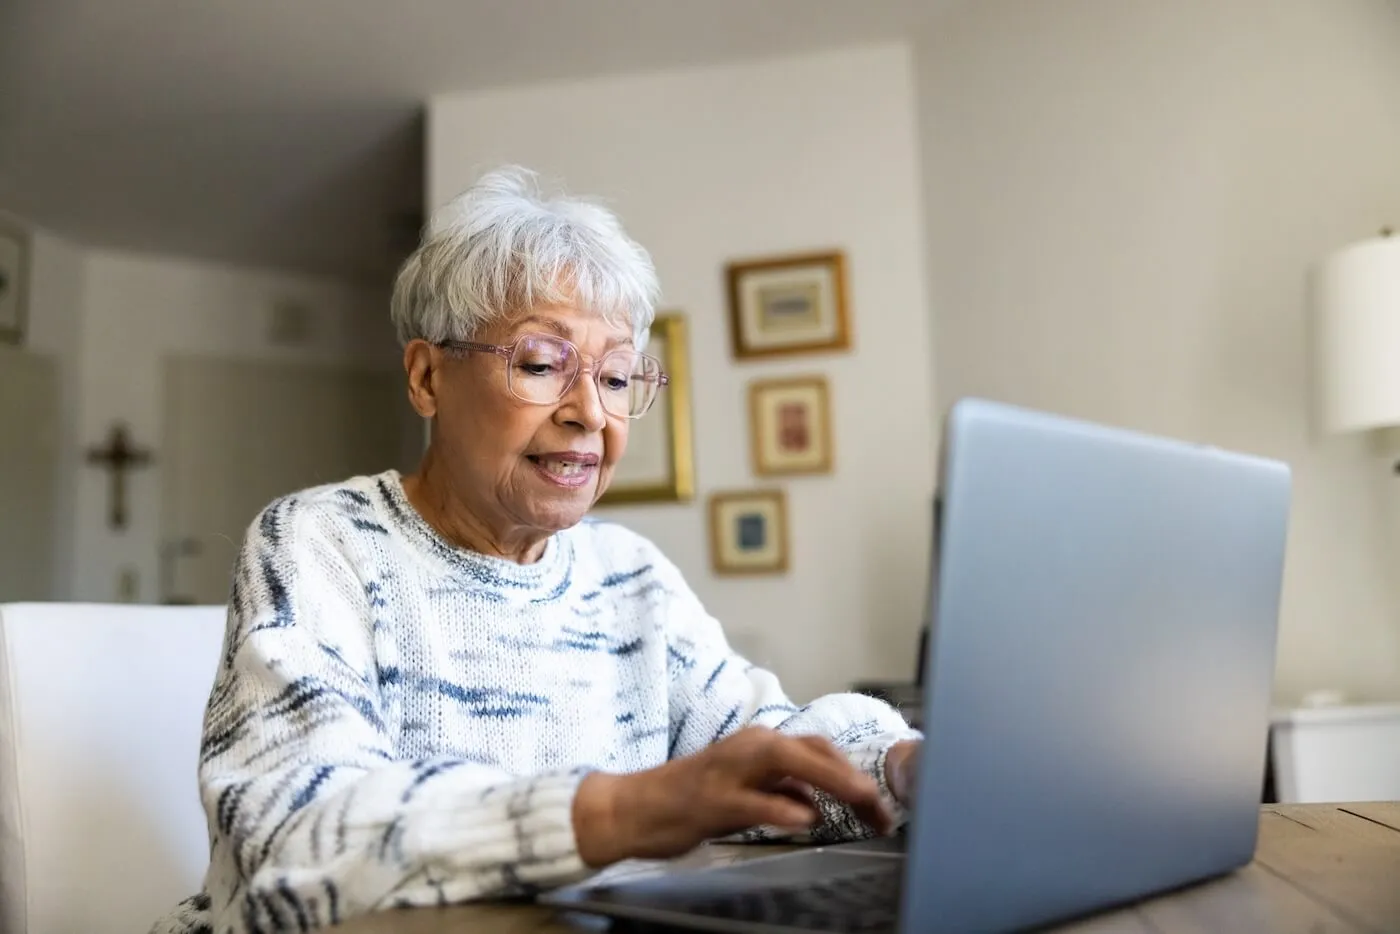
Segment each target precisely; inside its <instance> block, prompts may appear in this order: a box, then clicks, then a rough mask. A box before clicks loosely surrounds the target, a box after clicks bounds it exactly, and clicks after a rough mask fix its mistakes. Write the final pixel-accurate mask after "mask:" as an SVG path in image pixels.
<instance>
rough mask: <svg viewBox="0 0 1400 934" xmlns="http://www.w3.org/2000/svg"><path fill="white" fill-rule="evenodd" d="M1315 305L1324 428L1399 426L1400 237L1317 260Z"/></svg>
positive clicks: (1317, 372) (1319, 409) (1319, 410)
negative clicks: (1318, 261) (1320, 260)
mask: <svg viewBox="0 0 1400 934" xmlns="http://www.w3.org/2000/svg"><path fill="white" fill-rule="evenodd" d="M1312 312H1313V343H1314V353H1315V355H1316V356H1315V358H1314V363H1315V365H1314V376H1315V379H1316V392H1317V414H1318V417H1319V418H1320V419H1321V423H1322V426H1323V428H1324V429H1325V430H1327V431H1364V430H1368V429H1373V428H1389V427H1393V426H1397V425H1400V237H1390V236H1383V237H1378V238H1376V239H1373V240H1366V241H1363V242H1361V243H1356V244H1353V245H1352V246H1349V247H1346V248H1344V249H1342V250H1339V251H1337V252H1336V253H1334V254H1332V255H1331V256H1329V257H1327V258H1326V259H1325V260H1323V261H1322V262H1321V263H1319V264H1318V267H1317V269H1316V270H1315V271H1314V276H1313V289H1312Z"/></svg>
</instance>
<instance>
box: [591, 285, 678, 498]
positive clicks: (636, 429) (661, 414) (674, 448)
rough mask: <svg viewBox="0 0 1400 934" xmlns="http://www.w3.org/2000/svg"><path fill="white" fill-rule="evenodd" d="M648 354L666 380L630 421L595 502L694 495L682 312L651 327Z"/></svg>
mask: <svg viewBox="0 0 1400 934" xmlns="http://www.w3.org/2000/svg"><path fill="white" fill-rule="evenodd" d="M646 349H647V353H650V354H652V355H654V356H655V357H656V358H657V359H659V360H660V361H661V369H662V371H663V372H664V373H666V375H667V376H668V377H669V378H670V382H669V383H668V384H667V385H665V386H663V387H662V388H661V391H660V392H659V393H658V394H657V398H656V401H655V402H653V403H652V406H651V411H649V412H647V414H645V415H643V416H642V417H641V418H638V419H634V420H633V422H632V425H631V427H630V429H629V433H628V439H627V453H625V454H624V455H622V460H621V461H620V462H619V463H618V465H617V468H616V470H615V471H614V472H613V478H612V483H611V484H609V486H608V490H607V492H606V493H604V494H603V496H602V498H600V499H599V500H598V505H599V506H614V505H619V504H628V503H683V502H689V501H690V500H691V499H692V498H693V497H694V496H695V448H694V428H693V426H692V423H691V397H690V346H689V335H688V332H687V329H686V320H685V316H684V315H682V314H680V313H679V312H668V313H665V314H660V315H657V316H656V320H654V321H653V322H652V325H651V340H650V342H649V343H648V344H647V348H646Z"/></svg>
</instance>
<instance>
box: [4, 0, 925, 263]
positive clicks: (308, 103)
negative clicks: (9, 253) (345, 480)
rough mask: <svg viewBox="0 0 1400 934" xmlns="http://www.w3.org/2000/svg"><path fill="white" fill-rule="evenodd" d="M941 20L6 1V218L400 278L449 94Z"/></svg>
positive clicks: (189, 252)
mask: <svg viewBox="0 0 1400 934" xmlns="http://www.w3.org/2000/svg"><path fill="white" fill-rule="evenodd" d="M940 5H941V4H940V3H934V2H930V0H922V2H921V0H402V2H400V3H397V4H395V3H390V2H388V0H293V2H288V0H200V2H182V0H121V2H113V0H0V208H4V209H8V210H9V211H12V212H14V213H16V214H18V215H20V216H21V217H24V218H26V219H28V220H29V221H31V222H33V223H35V224H37V225H39V226H41V227H45V228H48V229H50V230H52V231H54V232H56V233H59V234H60V235H63V236H66V237H69V238H72V239H74V240H76V241H79V242H81V243H85V244H88V245H92V246H107V247H119V248H125V249H132V250H139V251H151V252H160V253H168V254H176V255H185V256H193V257H206V258H215V259H222V260H227V261H233V262H242V263H252V264H258V265H266V266H273V267H280V268H288V269H295V270H300V271H306V272H317V273H326V274H332V275H337V276H342V277H354V278H358V279H368V280H382V278H383V277H384V276H386V275H387V274H388V272H389V271H390V270H391V269H392V267H393V265H394V264H395V263H396V262H397V261H398V259H399V257H400V256H401V255H402V252H403V250H404V245H405V243H410V244H411V242H412V238H413V237H414V236H416V230H417V224H418V222H419V221H418V218H419V216H420V210H421V204H420V200H421V192H422V187H423V183H422V170H421V165H422V143H421V132H420V131H421V124H422V120H421V106H422V102H423V101H424V100H425V99H427V98H428V97H430V96H431V95H433V94H437V93H442V92H451V91H462V90H470V89H479V88H485V87H493V86H501V85H507V84H517V83H528V82H541V81H549V80H557V79H567V78H570V77H581V76H588V75H598V74H604V73H617V72H625V71H637V70H647V69H654V68H663V67H668V66H674V65H685V64H691V65H693V64H703V63H709V62H719V61H727V60H735V59H743V58H752V57H760V56H765V55H773V54H784V53H793V52H799V51H804V50H810V49H817V48H823V47H830V46H836V45H845V44H851V43H857V42H863V41H869V40H876V39H886V38H893V37H901V36H907V35H909V34H910V32H911V31H912V30H914V29H915V28H916V27H917V26H918V25H919V24H920V23H921V22H922V21H923V20H924V19H925V18H926V17H928V16H929V15H930V11H931V9H932V8H935V7H938V6H940Z"/></svg>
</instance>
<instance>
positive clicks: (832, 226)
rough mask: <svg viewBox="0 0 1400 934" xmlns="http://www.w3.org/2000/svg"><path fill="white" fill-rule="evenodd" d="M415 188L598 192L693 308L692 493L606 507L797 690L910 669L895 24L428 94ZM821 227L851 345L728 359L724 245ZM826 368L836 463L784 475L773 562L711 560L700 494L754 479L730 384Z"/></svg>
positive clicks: (800, 237)
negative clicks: (864, 37)
mask: <svg viewBox="0 0 1400 934" xmlns="http://www.w3.org/2000/svg"><path fill="white" fill-rule="evenodd" d="M428 125H429V141H428V162H429V166H428V199H429V202H430V205H431V206H432V207H437V206H438V205H441V204H442V203H444V202H445V201H446V200H448V199H449V198H450V197H451V196H453V195H455V194H456V193H457V192H458V191H460V190H461V189H462V188H464V187H466V186H467V185H468V184H470V182H471V181H472V179H473V178H474V177H475V176H476V175H477V174H479V173H480V172H481V171H482V170H485V169H487V168H490V167H492V166H494V165H496V164H498V163H501V162H506V161H510V162H518V163H522V164H525V165H528V166H531V167H532V168H536V169H538V170H539V171H541V172H542V173H543V174H545V175H548V176H552V177H555V178H558V179H561V180H562V181H563V182H564V183H565V184H566V185H567V186H568V188H569V189H570V190H572V191H576V192H581V193H587V194H592V195H597V196H601V197H604V198H606V199H607V200H608V201H609V202H610V203H611V204H612V206H613V207H614V208H615V209H616V210H617V211H618V212H619V214H620V215H621V217H622V218H623V221H624V223H625V224H626V225H627V227H628V229H629V231H630V232H631V233H632V235H633V236H635V237H636V238H637V239H638V240H640V241H641V242H642V243H643V244H645V245H646V246H647V248H648V249H649V250H650V251H651V252H652V254H653V257H654V259H655V261H656V263H657V266H658V269H659V271H660V275H661V282H662V287H663V290H664V302H663V306H664V307H665V308H667V309H680V310H682V311H684V312H685V313H686V314H687V316H688V318H689V322H690V330H691V365H692V368H693V373H694V380H695V386H696V392H695V395H694V398H695V403H694V419H695V429H696V472H697V487H698V490H699V496H698V497H697V499H696V501H695V502H694V503H691V504H688V505H676V504H672V505H656V506H641V507H629V508H625V509H623V508H614V509H613V510H611V511H610V513H609V514H610V515H612V516H614V517H616V518H618V519H620V520H622V521H624V522H626V523H627V524H629V525H630V526H632V527H633V528H635V529H637V530H638V531H640V532H642V533H643V534H646V535H648V536H650V537H651V538H653V540H655V541H656V542H657V543H658V544H659V545H660V546H661V547H662V548H663V550H664V551H665V552H666V553H667V554H668V555H669V556H670V557H671V558H672V559H673V560H674V561H676V562H677V564H678V565H679V566H680V568H681V569H682V571H683V572H684V573H685V574H686V575H687V576H688V578H689V580H690V582H691V584H692V586H693V587H695V589H696V591H697V592H698V593H699V594H700V596H701V598H702V599H703V600H704V601H705V602H706V603H707V605H708V607H709V608H710V610H711V612H712V613H714V614H715V615H716V616H717V617H718V618H719V619H720V620H721V621H722V622H723V623H724V624H725V626H726V628H727V629H728V630H729V632H730V633H731V636H732V637H733V638H734V641H735V642H736V643H737V644H739V645H740V646H742V647H744V648H745V649H746V650H748V651H750V652H751V653H752V654H753V656H755V658H756V659H758V660H760V661H763V662H766V663H768V664H771V665H772V666H773V667H774V668H775V669H776V671H777V672H778V674H779V675H780V676H781V677H782V678H783V680H784V682H785V684H786V686H787V687H788V689H789V691H790V692H791V693H793V694H794V695H796V696H799V697H809V696H812V695H814V694H816V693H819V692H822V691H829V690H834V689H841V688H845V687H847V686H848V685H849V683H850V681H851V680H852V679H854V678H856V677H858V676H889V677H905V678H907V677H909V676H911V675H912V673H913V667H914V665H913V646H914V645H915V640H916V634H917V628H918V625H919V623H920V620H921V618H922V614H923V603H924V592H925V586H926V580H927V572H926V561H927V555H928V544H929V543H928V538H929V525H930V522H929V513H930V506H929V504H930V501H931V495H932V482H933V481H932V463H931V460H930V450H931V448H932V439H931V424H932V420H931V417H930V405H929V400H930V398H931V387H930V384H929V372H928V358H927V353H926V351H925V348H926V347H927V342H928V337H927V332H928V316H927V313H926V310H925V309H926V297H925V286H924V249H923V232H922V229H921V221H920V217H919V212H920V204H921V199H922V192H921V188H920V180H919V165H918V152H917V140H916V127H915V105H914V89H913V75H912V63H911V61H910V58H909V53H908V50H907V49H906V48H905V47H903V46H899V45H891V46H880V47H869V48H860V49H852V50H846V51H840V52H833V53H829V54H821V55H811V56H804V57H800V58H791V59H783V60H773V61H768V62H764V63H759V64H744V65H737V66H725V67H714V68H704V69H694V70H683V71H679V70H678V71H671V72H665V73H656V74H639V75H630V76H623V77H614V78H608V79H605V80H594V81H589V82H582V83H569V84H561V85H550V86H541V87H533V88H523V89H509V90H501V91H493V92H488V93H477V94H462V95H449V96H444V97H440V98H437V99H435V100H433V101H432V102H431V103H430V107H429V112H428ZM827 246H838V247H841V248H843V249H845V250H846V251H847V257H848V262H849V264H850V273H849V275H850V295H851V303H852V314H853V325H854V334H855V337H854V341H855V348H854V351H853V352H852V353H849V354H843V355H835V356H822V357H807V358H800V359H789V360H788V361H786V362H775V363H769V364H758V363H744V364H742V365H741V364H738V363H736V362H735V361H734V360H732V359H731V356H730V352H729V349H728V348H729V344H728V340H729V336H728V330H727V324H726V318H725V303H724V298H723V294H722V287H723V264H724V263H725V261H726V260H729V259H732V258H739V257H745V256H752V255H764V254H771V253H787V252H794V251H800V250H804V249H808V248H817V247H827ZM813 371H815V372H824V373H826V374H827V375H828V376H829V378H830V379H831V381H832V390H833V393H834V398H833V408H834V413H833V415H834V420H835V422H834V434H835V438H836V461H837V467H836V471H835V473H834V474H833V475H831V476H825V477H809V478H804V479H797V480H792V481H790V482H787V483H786V484H784V486H785V487H786V489H787V491H788V497H789V509H790V512H791V516H792V518H791V528H792V535H793V539H794V541H793V554H792V570H791V572H790V573H788V574H787V575H786V576H783V577H771V578H756V579H749V580H742V581H741V580H735V579H730V578H725V579H719V578H716V577H715V576H714V575H713V574H712V573H711V572H710V566H709V557H708V550H707V549H708V544H709V540H708V533H707V529H706V525H707V519H706V515H707V513H706V511H705V510H706V496H707V494H709V493H710V492H712V491H715V490H720V489H729V488H745V487H751V486H754V485H756V484H757V480H756V478H755V477H754V476H752V475H751V472H750V468H749V452H748V445H747V437H748V436H747V431H748V425H747V401H746V400H747V395H746V386H747V383H748V382H749V381H750V380H752V379H755V378H761V377H771V376H775V375H780V374H796V373H807V372H813Z"/></svg>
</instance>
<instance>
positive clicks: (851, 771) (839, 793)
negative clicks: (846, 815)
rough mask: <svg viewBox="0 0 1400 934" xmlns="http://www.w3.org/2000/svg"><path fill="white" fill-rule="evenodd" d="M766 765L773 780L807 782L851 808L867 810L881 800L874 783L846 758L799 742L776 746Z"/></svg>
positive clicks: (771, 749)
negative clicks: (828, 753)
mask: <svg viewBox="0 0 1400 934" xmlns="http://www.w3.org/2000/svg"><path fill="white" fill-rule="evenodd" d="M763 764H764V767H765V768H766V769H767V770H768V771H769V775H770V776H771V777H773V778H792V779H796V780H797V781H800V782H805V783H807V784H808V785H811V786H812V787H813V788H817V789H820V790H822V791H824V792H826V793H827V794H829V795H831V796H832V797H833V798H836V799H837V800H839V801H844V802H846V803H847V804H850V805H852V806H868V805H871V804H873V803H874V802H876V801H878V800H879V797H880V787H879V785H877V784H876V782H875V779H873V778H871V777H870V776H869V775H866V774H865V773H864V772H862V771H860V770H859V769H857V768H856V767H855V766H853V765H851V763H850V761H849V760H848V759H846V757H845V756H836V757H834V758H833V757H831V756H829V755H827V754H826V753H825V752H824V751H821V750H819V749H814V748H813V746H812V744H810V743H806V742H802V741H800V740H794V741H791V742H787V743H775V744H773V746H772V747H771V748H770V749H769V751H768V757H767V761H766V762H764V763H763Z"/></svg>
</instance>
